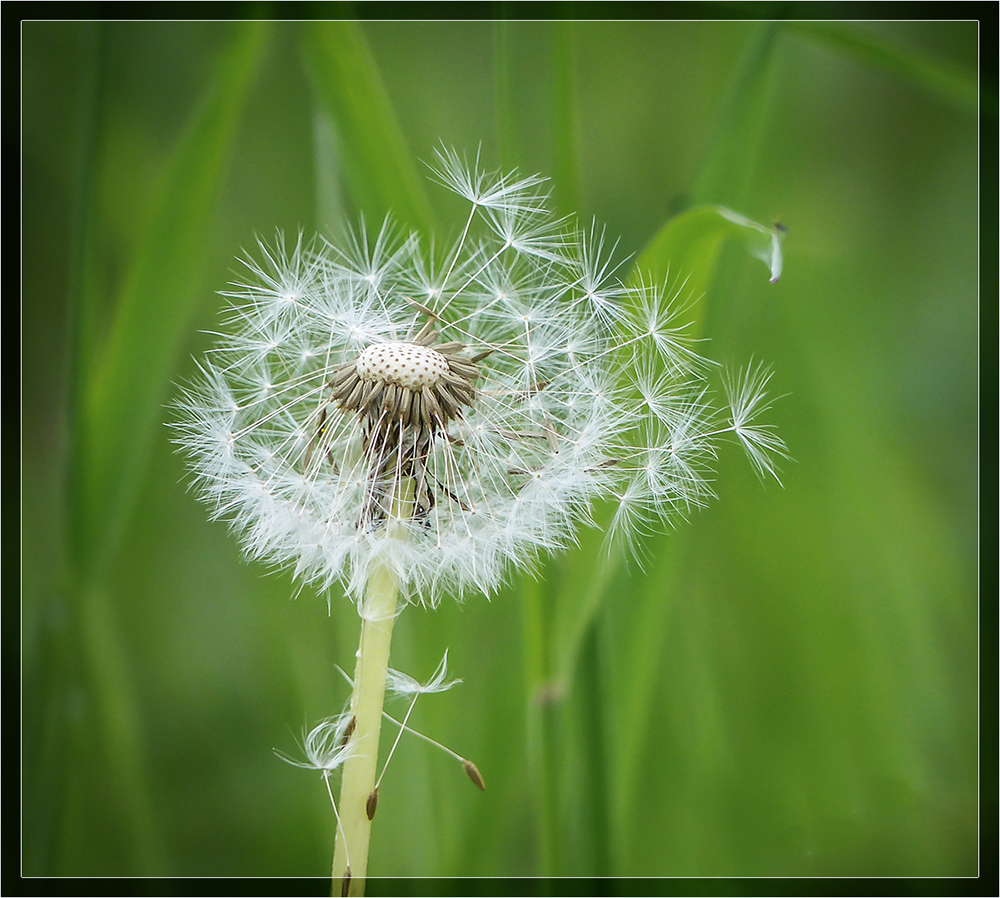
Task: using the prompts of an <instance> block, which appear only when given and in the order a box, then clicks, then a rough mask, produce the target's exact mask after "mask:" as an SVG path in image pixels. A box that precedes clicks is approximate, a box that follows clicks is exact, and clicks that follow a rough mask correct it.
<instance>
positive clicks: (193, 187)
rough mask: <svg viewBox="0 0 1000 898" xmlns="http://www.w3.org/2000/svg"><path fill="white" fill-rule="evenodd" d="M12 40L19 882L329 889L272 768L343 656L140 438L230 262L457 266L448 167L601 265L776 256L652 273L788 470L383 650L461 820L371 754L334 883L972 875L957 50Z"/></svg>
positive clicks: (402, 769) (288, 38)
mask: <svg viewBox="0 0 1000 898" xmlns="http://www.w3.org/2000/svg"><path fill="white" fill-rule="evenodd" d="M747 11H748V10H747V9H744V10H743V14H746V12H747ZM704 12H705V13H706V14H707V15H712V14H713V12H714V11H713V9H712V8H710V7H705V8H704ZM832 12H833V14H834V16H835V15H836V8H833V9H832ZM22 37H23V45H22V51H23V56H22V66H23V67H22V74H23V154H22V161H23V217H22V224H23V250H22V263H23V297H22V311H23V330H22V339H23V346H22V351H23V355H22V373H23V385H22V424H23V444H22V461H23V469H22V495H23V513H22V526H23V554H22V562H23V591H22V610H23V615H22V658H23V686H22V690H23V691H22V697H23V710H22V720H23V728H22V750H23V768H22V769H23V779H22V789H23V791H22V813H23V845H22V864H23V872H24V873H26V874H31V875H115V876H121V875H164V876H255V875H266V876H324V875H327V873H328V870H329V864H330V861H331V857H332V844H333V829H334V820H333V815H332V812H331V808H330V806H329V801H328V798H327V796H326V793H325V790H324V788H323V785H322V781H321V778H320V777H319V775H318V774H316V773H314V772H312V771H304V770H301V769H298V768H296V767H293V766H291V765H288V764H284V763H282V761H281V760H279V759H278V758H277V757H276V756H275V755H274V753H273V752H272V749H278V750H280V751H282V752H284V753H287V754H291V755H295V754H296V751H297V743H298V740H299V739H300V737H301V733H302V731H303V729H304V728H308V727H309V726H311V725H312V724H314V723H315V722H317V721H318V720H319V719H321V718H322V717H325V716H327V715H330V714H333V713H335V712H337V711H339V710H340V707H341V705H342V703H343V702H344V701H345V700H346V698H347V687H346V684H345V683H344V681H343V680H342V678H341V677H340V675H339V674H338V673H337V672H336V670H335V665H337V664H340V665H342V666H344V667H346V668H348V669H349V668H350V667H351V666H352V665H353V660H352V659H353V654H354V651H355V648H356V641H357V634H358V619H357V616H356V614H355V612H354V609H353V606H351V605H350V603H349V602H347V601H346V600H345V599H344V597H343V596H342V595H338V594H333V595H330V596H317V595H315V594H314V593H313V592H311V591H309V590H300V589H299V588H298V587H297V585H296V584H295V583H293V582H292V581H291V579H290V578H289V577H288V576H287V575H285V574H281V573H273V572H268V571H267V570H266V569H265V568H264V567H263V566H261V565H259V564H248V563H246V562H245V561H243V560H242V559H241V557H240V551H239V547H238V545H237V542H236V540H235V539H234V538H233V537H231V536H230V535H229V534H228V532H227V530H226V527H225V525H224V524H221V523H209V522H207V520H206V513H205V509H204V508H203V507H202V506H201V505H200V504H199V503H197V502H196V500H195V499H194V497H193V495H192V494H191V492H190V491H189V490H188V489H186V482H187V475H186V473H185V467H184V462H183V459H182V458H181V457H179V456H178V455H177V454H175V453H174V451H173V450H172V446H171V444H170V442H169V437H170V434H169V431H168V429H167V428H166V427H165V426H163V422H165V421H166V420H168V418H169V415H170V413H169V411H168V409H167V408H166V404H167V403H168V402H169V401H170V399H171V397H173V396H175V395H176V392H177V387H176V384H178V383H180V382H182V381H183V379H184V378H186V377H189V376H191V375H192V373H193V372H194V362H193V361H192V356H193V355H196V354H198V353H200V352H202V351H204V349H205V348H206V347H207V346H208V345H209V344H210V342H211V337H210V336H209V335H207V334H206V333H205V331H206V330H211V329H213V328H215V327H217V326H218V317H217V316H218V311H219V309H220V307H221V303H222V301H221V299H220V298H219V297H218V295H217V293H218V291H220V290H223V289H225V288H226V285H227V284H228V283H229V281H230V280H231V279H232V278H234V277H236V276H237V275H238V274H239V271H240V265H239V263H238V262H237V261H236V257H237V256H238V255H239V254H240V253H241V251H242V250H244V249H249V248H252V247H253V246H254V244H255V240H256V238H257V236H258V235H259V236H261V237H263V238H265V239H266V238H270V237H272V236H273V235H274V233H275V231H276V230H278V231H283V232H285V233H286V234H288V235H294V234H295V233H296V232H297V231H299V230H302V231H303V232H304V233H306V234H307V235H311V234H313V233H314V232H319V233H322V234H328V235H330V234H333V233H334V232H335V231H336V229H337V227H338V225H340V224H341V223H342V221H343V220H344V219H345V218H347V219H354V218H355V217H356V215H357V214H358V212H364V213H365V214H366V215H367V216H368V218H369V220H375V221H377V220H379V219H380V218H381V216H382V215H383V214H384V213H385V212H386V211H387V209H388V208H390V207H391V208H393V209H394V210H395V212H396V214H397V216H398V217H399V218H400V219H402V220H403V221H404V222H406V223H407V224H408V225H411V226H413V227H415V228H418V229H421V230H425V231H426V230H428V229H429V228H431V227H432V226H437V227H439V228H440V229H441V231H442V233H443V234H444V235H445V236H447V235H454V233H455V231H456V229H457V228H458V227H459V226H460V220H459V218H458V215H459V211H458V208H457V205H456V203H455V202H454V200H453V198H451V197H450V196H448V195H447V194H446V193H445V191H443V190H441V189H439V188H437V187H435V186H434V185H433V184H431V183H430V182H429V181H428V179H427V178H426V174H427V170H426V168H425V167H424V166H423V165H422V164H421V163H422V161H430V160H431V159H432V153H433V148H434V147H435V146H437V145H439V144H442V143H443V144H444V145H446V146H450V147H454V148H455V149H457V150H459V151H460V152H463V153H467V154H470V155H474V154H475V152H476V150H477V148H478V147H480V146H481V147H482V156H483V159H484V162H485V163H486V164H487V165H488V166H489V167H491V168H492V167H496V166H498V165H500V164H501V163H502V164H503V165H504V166H510V165H518V166H519V167H521V168H522V170H525V171H528V172H529V173H534V172H536V171H537V172H541V173H543V174H546V175H551V176H553V177H554V183H553V191H554V202H555V203H556V205H557V208H558V209H559V211H560V212H577V213H579V215H580V216H581V218H583V219H584V220H589V219H590V218H591V217H595V218H596V219H597V220H598V221H599V222H600V223H602V224H604V225H606V226H607V229H608V233H609V234H610V235H620V236H621V243H620V246H619V251H618V254H619V257H620V258H622V259H624V258H625V257H626V256H628V255H629V254H633V255H637V254H639V253H640V252H641V251H642V250H643V248H644V247H645V246H646V245H647V244H648V243H649V241H650V240H651V239H652V237H653V236H654V234H656V233H657V231H658V230H659V229H660V228H661V227H662V226H663V225H664V224H665V223H666V222H667V221H668V220H669V219H671V217H672V216H675V215H677V214H680V213H683V212H684V211H685V210H688V209H691V208H695V207H696V206H698V205H699V204H703V203H722V204H725V205H727V206H729V207H731V208H734V209H736V210H737V211H739V212H741V213H743V214H745V215H747V216H749V217H750V218H753V219H755V220H757V221H760V222H764V223H766V224H769V223H772V222H774V221H777V220H780V221H781V222H782V223H784V224H785V225H786V226H787V227H788V234H787V238H786V241H785V250H786V257H785V273H784V275H783V277H782V278H781V280H780V281H779V282H778V283H777V284H774V285H771V284H769V283H768V278H767V272H766V269H765V268H764V267H763V266H761V264H760V263H759V262H757V261H755V260H753V259H750V258H749V257H748V256H747V254H746V253H745V251H744V249H743V248H742V247H740V246H739V242H738V241H730V242H729V243H727V244H726V245H725V247H724V248H723V251H722V252H721V254H719V255H717V256H716V255H715V254H713V253H712V252H710V251H709V249H711V247H706V245H705V244H698V243H691V242H688V243H685V242H684V241H683V240H680V239H678V240H675V241H674V242H672V243H671V242H670V241H668V242H667V245H666V247H665V248H662V249H661V252H660V256H659V257H658V258H655V259H652V261H653V262H655V263H656V264H660V263H666V262H667V261H669V262H670V263H671V265H672V271H673V272H674V273H677V272H678V271H683V272H685V273H688V274H690V275H691V276H692V277H693V278H694V279H695V280H694V281H693V283H696V284H697V285H698V286H699V287H700V289H702V290H704V291H705V293H704V297H703V298H702V299H701V300H700V302H699V303H698V306H697V308H696V309H695V310H694V311H696V312H697V314H698V315H699V316H701V317H702V319H703V321H704V327H703V335H704V336H705V337H707V338H709V339H710V341H711V342H710V343H709V344H707V346H706V348H705V352H706V353H707V354H709V355H710V356H711V357H713V358H716V359H719V360H723V361H726V362H727V363H730V364H735V365H740V364H744V363H746V362H747V361H748V360H750V359H751V358H752V359H757V360H763V361H765V362H767V363H768V364H770V365H772V366H773V369H774V372H775V374H774V377H773V380H772V384H771V389H772V391H773V393H774V394H777V395H780V396H781V397H782V398H781V399H780V400H779V401H778V402H777V403H776V405H775V407H774V409H773V411H772V412H771V413H770V416H769V420H770V421H771V422H772V423H774V424H775V425H776V426H777V429H778V431H779V433H780V434H781V436H782V437H783V438H784V439H785V441H786V442H787V444H788V446H789V449H790V453H791V455H792V460H791V461H789V462H787V463H785V464H783V466H782V481H783V484H784V486H783V488H781V487H779V486H778V485H777V484H775V483H773V482H772V483H768V484H764V485H762V484H761V483H760V482H759V481H758V480H757V479H756V478H755V476H754V474H753V472H752V470H751V469H750V467H749V465H747V464H746V461H745V459H743V458H742V457H741V456H740V453H739V452H738V451H735V450H732V451H730V450H728V449H727V450H725V451H723V452H722V454H721V456H720V459H719V464H718V476H717V482H716V484H715V486H716V491H717V492H718V494H719V499H718V500H717V501H715V502H713V503H712V504H711V505H710V507H709V508H707V509H705V510H702V511H698V512H695V513H693V514H691V515H690V520H689V521H687V522H684V521H681V522H679V526H678V527H677V528H676V530H674V531H673V532H671V533H670V534H667V535H665V536H663V535H661V536H653V537H650V538H649V539H647V540H645V542H644V543H643V548H644V551H645V560H644V562H643V563H642V565H641V566H640V565H639V564H637V563H635V562H630V563H629V564H628V565H625V566H616V567H614V568H612V569H611V570H605V571H603V572H599V573H597V574H596V575H595V573H594V571H595V561H594V556H595V548H594V547H595V546H596V545H597V544H598V542H599V535H598V536H597V537H595V536H593V535H585V536H584V544H583V546H582V548H581V549H580V550H578V551H575V552H571V553H568V554H566V555H563V556H561V557H558V558H556V559H553V560H551V561H549V562H547V563H545V564H544V565H543V567H542V568H541V570H540V576H539V578H538V579H537V580H531V579H522V578H518V579H514V580H513V581H512V582H511V584H510V585H509V587H508V588H506V589H504V590H503V591H502V592H501V593H500V594H499V595H497V596H495V597H493V598H492V599H491V601H487V600H486V599H484V598H476V597H473V598H471V599H470V600H468V601H467V602H466V603H465V604H464V605H461V606H460V605H458V604H456V603H454V602H446V603H444V604H443V605H442V606H441V607H440V608H439V609H437V610H435V611H425V610H422V609H417V608H413V609H408V610H407V611H406V612H405V613H404V614H403V616H402V617H401V618H400V620H399V621H398V623H397V625H396V630H395V639H394V645H393V665H394V666H395V667H398V668H399V669H401V670H404V671H406V672H407V673H409V674H411V675H413V676H415V677H417V678H420V679H423V678H426V677H427V676H429V674H430V673H431V672H432V670H433V668H434V666H435V665H436V664H437V662H438V660H439V659H440V657H441V655H442V653H443V652H444V650H445V649H446V648H447V649H448V650H449V662H450V668H451V671H452V673H453V675H456V676H460V677H462V679H463V680H464V683H463V684H462V685H460V686H458V687H456V688H455V689H454V690H452V691H450V692H448V693H446V694H445V695H435V696H428V697H426V698H424V699H422V700H421V701H420V702H419V703H418V705H417V708H416V711H415V712H414V717H413V721H414V725H415V726H416V727H417V728H418V729H420V730H422V731H423V732H426V733H427V734H428V735H431V736H433V737H434V738H436V739H438V740H440V741H442V742H444V743H445V744H447V745H448V746H450V747H451V748H453V749H455V750H456V751H458V752H460V753H461V754H463V755H464V756H466V757H469V758H471V759H472V760H474V761H475V762H476V764H477V765H478V766H479V769H480V770H481V771H482V774H483V776H484V778H485V780H486V784H487V791H486V792H485V793H480V792H478V790H476V789H475V788H474V787H472V786H471V785H470V784H469V782H468V781H467V780H466V779H465V777H464V776H463V774H462V771H461V769H460V767H459V766H458V765H457V764H455V762H454V761H452V760H450V759H449V758H448V757H447V756H446V755H444V754H443V753H439V752H437V751H435V750H434V749H432V748H431V747H429V746H427V745H426V744H424V743H422V742H419V741H418V740H414V739H406V738H404V739H403V740H402V742H401V744H400V747H399V749H398V751H397V753H396V756H395V758H394V759H393V762H392V766H391V767H390V768H389V771H388V773H387V775H386V777H385V779H384V781H383V785H382V788H381V792H380V801H379V809H378V816H377V817H376V819H375V823H374V830H373V843H372V852H371V860H370V867H369V873H370V874H371V875H373V876H534V875H551V876H563V875H574V876H619V877H625V876H639V875H641V876H760V875H782V876H794V875H811V876H869V875H877V876H898V875H910V876H970V875H976V873H977V870H978V837H979V834H978V814H979V810H980V809H979V798H978V792H979V787H980V783H979V776H978V762H979V758H978V748H977V745H978V716H977V715H978V663H979V657H978V623H979V621H978V589H977V584H978V521H977V508H978V473H977V468H978V397H977V378H978V361H979V360H978V346H977V333H978V313H979V310H978V286H979V285H978V261H979V260H978V240H979V233H978V214H979V205H978V204H979V195H978V190H979V184H978V161H979V160H978V130H977V129H978V127H979V124H980V122H979V115H978V112H977V92H976V68H977V65H978V56H977V52H978V40H979V33H978V26H977V23H976V22H950V23H944V22H924V23H919V22H916V23H901V22H881V23H880V22H866V23H849V22H844V23H836V22H830V23H805V22H800V23H784V24H772V25H767V24H760V23H757V22H752V21H728V22H714V21H700V22H699V21H672V22H575V23H564V22H559V23H545V22H538V23H535V22H512V23H509V24H494V23H490V22H476V21H470V22H435V21H426V22H404V21H397V22H376V21H372V22H364V23H361V24H360V25H349V24H330V25H319V24H315V23H298V24H296V23H259V22H258V23H253V22H247V23H227V22H209V23H185V22H169V23H154V22H148V23H145V22H133V23H129V22H118V23H104V24H93V23H61V24H60V23H44V22H26V23H24V24H23V28H22ZM994 74H995V73H994ZM984 88H985V89H984V93H983V96H982V104H983V105H982V112H983V122H984V123H985V127H986V128H987V132H988V133H993V129H994V128H995V122H996V102H997V101H996V86H995V80H994V81H993V82H992V83H990V84H986V85H984ZM990 164H992V163H990ZM989 215H992V212H990V213H989ZM716 236H719V235H716ZM990 304H991V305H992V298H991V299H990ZM990 377H992V374H991V375H990ZM328 605H329V613H328ZM390 710H392V709H390ZM396 710H397V711H398V712H399V713H402V710H401V709H399V708H397V709H396ZM387 731H388V732H390V733H391V732H392V728H391V726H390V727H388V728H387ZM994 787H995V783H993V786H988V787H987V790H986V791H987V794H991V795H993V796H995V794H996V791H995V788H994Z"/></svg>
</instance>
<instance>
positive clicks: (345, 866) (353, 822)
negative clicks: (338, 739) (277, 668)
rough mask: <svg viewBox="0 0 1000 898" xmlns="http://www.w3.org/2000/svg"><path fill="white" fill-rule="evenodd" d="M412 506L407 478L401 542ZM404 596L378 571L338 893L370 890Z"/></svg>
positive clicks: (358, 675)
mask: <svg viewBox="0 0 1000 898" xmlns="http://www.w3.org/2000/svg"><path fill="white" fill-rule="evenodd" d="M412 505H413V483H412V481H410V480H409V479H407V480H406V481H404V482H403V483H402V484H400V486H399V487H398V488H397V492H396V495H395V497H394V498H393V507H392V513H391V514H390V516H389V519H390V524H389V528H390V530H395V531H396V532H395V533H393V534H392V535H394V536H396V538H399V533H398V531H399V529H400V525H399V522H400V521H404V520H406V519H407V518H409V511H410V508H411V507H412ZM393 522H395V523H393ZM398 597H399V588H398V584H397V583H396V579H395V577H394V576H393V575H392V573H391V572H390V571H389V570H388V569H386V568H385V567H377V568H376V569H375V570H373V571H372V573H371V575H370V576H369V578H368V587H367V590H366V593H365V598H364V602H363V605H362V608H361V616H362V620H361V644H360V645H359V647H358V659H357V664H356V665H355V668H354V694H353V695H352V697H351V712H352V713H353V715H354V732H353V734H352V735H351V742H352V743H353V745H354V752H353V754H352V755H351V757H349V758H348V759H347V761H346V763H345V764H344V778H343V783H342V784H341V789H340V826H339V828H338V832H337V840H336V845H335V848H334V854H333V894H334V895H363V894H364V891H365V875H366V871H367V869H368V845H369V842H370V841H371V829H372V821H371V819H370V818H369V816H368V808H369V799H370V797H371V796H372V793H373V792H374V789H375V776H376V772H377V766H378V743H379V736H380V735H381V731H382V705H383V703H384V700H385V681H386V672H387V671H388V669H389V648H390V644H391V642H392V626H393V624H394V623H395V621H396V612H397V600H398ZM372 816H374V807H372Z"/></svg>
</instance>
